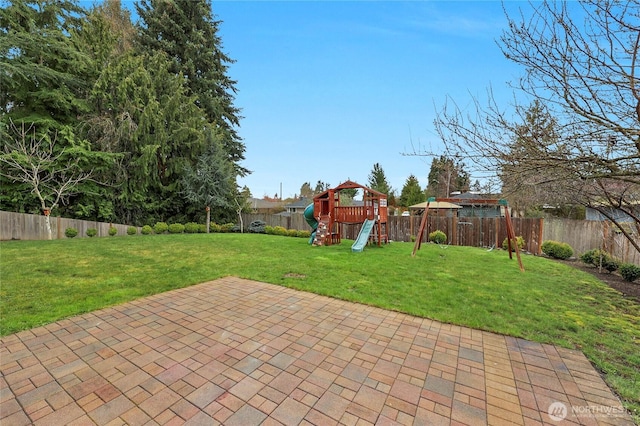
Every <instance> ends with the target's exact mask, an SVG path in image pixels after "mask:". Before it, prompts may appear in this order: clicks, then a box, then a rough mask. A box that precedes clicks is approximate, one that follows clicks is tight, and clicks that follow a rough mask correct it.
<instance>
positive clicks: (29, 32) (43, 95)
mask: <svg viewBox="0 0 640 426" xmlns="http://www.w3.org/2000/svg"><path fill="white" fill-rule="evenodd" d="M84 16H85V11H84V10H83V9H82V8H81V7H79V6H77V5H75V4H74V3H73V2H70V1H65V0H34V1H29V0H14V1H12V2H10V3H9V6H7V7H3V8H1V9H0V35H1V36H0V120H2V122H3V123H4V127H5V129H6V128H7V123H8V120H12V121H13V122H14V123H25V124H26V125H27V126H30V125H31V124H36V126H37V131H38V132H40V135H42V134H44V133H46V132H48V131H49V130H50V129H58V130H59V129H60V128H61V127H62V126H64V125H71V126H75V125H76V124H77V117H78V116H79V115H81V114H82V113H84V112H86V111H87V107H86V103H85V102H84V95H85V94H86V89H87V87H88V85H87V82H86V81H85V80H83V78H82V76H83V75H84V73H85V71H86V69H87V66H88V64H90V63H91V62H90V60H89V58H87V56H86V55H85V54H84V53H83V52H82V51H81V50H79V49H78V47H77V46H76V45H75V44H74V42H73V40H72V37H71V35H72V34H74V33H75V32H77V30H78V29H79V26H80V22H81V19H82V18H83V17H84Z"/></svg>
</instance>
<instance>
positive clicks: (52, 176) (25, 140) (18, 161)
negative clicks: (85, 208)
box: [0, 122, 92, 239]
mask: <svg viewBox="0 0 640 426" xmlns="http://www.w3.org/2000/svg"><path fill="white" fill-rule="evenodd" d="M56 139H57V135H53V137H52V138H50V137H48V135H46V134H44V135H38V134H37V133H36V129H35V126H34V125H31V126H29V127H26V126H25V124H24V123H23V124H22V125H20V126H17V125H15V124H14V123H13V122H10V123H9V137H8V138H6V139H5V140H4V141H3V143H2V152H1V153H0V162H2V163H3V167H2V169H0V170H1V171H0V173H1V174H2V175H3V176H4V177H6V178H8V179H10V180H11V181H12V182H16V183H24V184H27V185H28V186H29V187H30V188H31V192H32V193H33V194H34V195H35V196H36V197H37V199H38V201H39V202H40V207H41V209H42V211H43V213H44V215H45V218H46V220H45V222H46V226H47V233H48V237H49V239H52V232H51V222H50V219H49V214H50V212H51V211H52V210H53V209H55V208H56V207H58V205H60V203H64V201H65V200H66V199H67V197H69V196H71V195H74V194H76V193H77V189H78V185H79V184H80V183H81V182H84V181H87V180H89V179H91V175H92V172H91V171H84V170H82V168H81V167H80V165H79V162H80V161H81V157H80V156H74V155H72V153H70V152H67V151H66V150H65V149H56Z"/></svg>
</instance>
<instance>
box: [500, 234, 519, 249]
mask: <svg viewBox="0 0 640 426" xmlns="http://www.w3.org/2000/svg"><path fill="white" fill-rule="evenodd" d="M516 244H518V249H519V250H522V249H523V248H524V238H522V236H521V235H518V236H517V237H516V240H515V241H513V240H511V251H516ZM502 248H503V249H504V250H509V238H505V239H504V241H503V242H502Z"/></svg>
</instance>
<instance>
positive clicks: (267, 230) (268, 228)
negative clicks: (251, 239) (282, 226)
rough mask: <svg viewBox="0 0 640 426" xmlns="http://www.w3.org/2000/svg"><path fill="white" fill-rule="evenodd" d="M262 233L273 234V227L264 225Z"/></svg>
mask: <svg viewBox="0 0 640 426" xmlns="http://www.w3.org/2000/svg"><path fill="white" fill-rule="evenodd" d="M264 233H265V234H269V235H273V234H275V228H274V227H273V226H268V225H267V226H265V227H264Z"/></svg>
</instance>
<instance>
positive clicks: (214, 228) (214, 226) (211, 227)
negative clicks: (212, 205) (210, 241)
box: [209, 222, 222, 232]
mask: <svg viewBox="0 0 640 426" xmlns="http://www.w3.org/2000/svg"><path fill="white" fill-rule="evenodd" d="M209 231H211V232H222V228H221V226H220V225H218V224H217V223H215V222H211V223H210V224H209Z"/></svg>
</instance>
